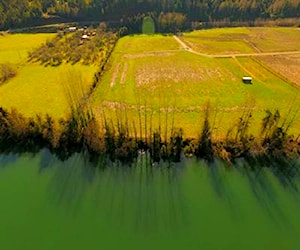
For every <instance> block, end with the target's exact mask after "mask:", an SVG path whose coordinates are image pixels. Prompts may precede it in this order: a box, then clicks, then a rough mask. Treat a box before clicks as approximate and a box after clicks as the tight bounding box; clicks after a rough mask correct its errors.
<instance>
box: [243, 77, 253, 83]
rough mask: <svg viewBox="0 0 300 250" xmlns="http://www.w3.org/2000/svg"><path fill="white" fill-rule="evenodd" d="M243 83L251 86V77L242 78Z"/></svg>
mask: <svg viewBox="0 0 300 250" xmlns="http://www.w3.org/2000/svg"><path fill="white" fill-rule="evenodd" d="M243 83H247V84H252V77H250V76H244V77H243Z"/></svg>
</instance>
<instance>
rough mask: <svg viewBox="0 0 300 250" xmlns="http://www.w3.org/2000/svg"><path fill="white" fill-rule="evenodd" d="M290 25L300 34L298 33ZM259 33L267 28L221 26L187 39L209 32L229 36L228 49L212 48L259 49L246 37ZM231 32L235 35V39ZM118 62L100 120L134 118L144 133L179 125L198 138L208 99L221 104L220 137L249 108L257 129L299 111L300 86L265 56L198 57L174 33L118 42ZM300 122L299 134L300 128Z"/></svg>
mask: <svg viewBox="0 0 300 250" xmlns="http://www.w3.org/2000/svg"><path fill="white" fill-rule="evenodd" d="M290 30H291V32H292V35H294V30H292V29H290ZM202 32H203V33H202ZM274 32H275V30H274ZM276 32H282V31H281V29H278V30H277V31H276ZM284 32H286V30H284ZM258 33H259V34H260V33H262V30H261V29H260V28H259V29H257V30H256V29H246V28H237V29H216V30H209V31H199V32H193V33H189V34H185V35H184V39H186V36H187V37H189V36H195V37H194V38H193V39H196V38H197V36H198V34H201V35H199V37H201V38H202V36H203V37H204V36H206V34H207V37H206V39H214V38H215V37H227V39H228V41H226V42H225V43H224V44H223V45H224V46H223V47H219V46H218V43H221V41H215V42H212V43H211V42H207V43H206V46H208V47H209V51H210V53H212V54H218V53H221V54H224V53H228V52H234V51H235V52H238V53H247V52H250V53H251V52H253V53H255V52H257V51H255V50H254V49H253V48H252V47H251V46H250V45H249V46H248V45H247V43H243V42H242V41H243V36H244V34H248V37H252V36H253V37H254V36H257V34H258ZM286 33H288V32H286ZM230 36H232V37H234V39H233V40H232V42H230ZM199 40H200V38H199ZM236 44H240V46H236ZM257 44H259V42H258V43H257ZM229 48H232V50H231V51H230V50H228V49H229ZM289 49H291V48H289ZM279 50H280V49H279V48H277V47H276V48H274V51H279ZM201 52H205V53H207V50H206V51H201ZM110 64H111V65H110V67H109V69H108V70H107V72H106V73H105V74H104V77H103V78H102V81H101V84H99V87H98V88H97V89H96V91H95V92H94V94H93V96H92V100H91V105H92V107H94V110H95V112H96V113H97V114H98V117H99V118H102V117H103V113H104V114H105V116H106V119H109V120H110V118H111V119H112V120H113V121H116V119H120V120H123V122H125V120H127V121H128V123H129V124H128V125H129V127H130V128H131V129H132V130H134V127H135V128H136V130H137V131H138V133H140V131H139V130H142V132H141V134H142V135H144V134H145V131H149V130H150V128H151V127H152V129H154V128H158V126H159V124H160V126H161V129H162V131H165V129H166V126H167V130H168V131H170V129H171V128H172V127H174V128H183V129H184V133H185V135H187V136H195V135H197V134H198V133H199V130H200V127H201V122H202V121H203V114H204V112H203V110H204V107H205V106H206V104H207V103H208V102H209V103H210V106H211V107H212V108H213V109H214V111H213V112H212V117H211V119H212V121H214V123H215V126H216V127H218V129H216V134H217V135H218V136H224V135H225V134H226V132H227V130H228V129H229V128H231V127H232V126H233V125H234V124H235V122H237V121H238V118H239V117H240V116H241V115H242V113H243V110H244V109H245V108H246V109H247V108H251V109H253V114H254V118H253V120H251V123H252V124H251V125H252V127H251V129H250V130H251V132H257V131H258V130H259V128H260V124H261V120H262V118H263V117H264V115H265V110H267V109H270V110H274V109H275V108H278V109H279V110H280V111H281V113H282V116H285V115H287V113H288V110H289V108H290V106H291V105H293V107H294V109H293V111H295V109H297V108H298V107H299V105H300V98H297V96H298V94H299V89H298V88H296V87H295V86H293V85H292V84H289V83H287V82H286V81H285V80H283V79H282V78H281V77H278V76H277V75H276V74H274V73H272V71H270V70H268V69H267V68H264V67H262V66H261V63H259V62H258V61H257V59H255V58H251V57H239V58H208V57H204V56H199V55H195V54H192V53H190V52H189V51H184V50H182V48H180V47H179V49H178V42H177V41H176V40H175V39H174V38H173V37H172V36H169V37H168V36H164V37H162V36H160V35H155V36H145V35H142V36H128V37H124V38H122V39H121V40H120V41H119V42H118V44H117V47H116V49H115V52H114V54H113V56H112V58H111V61H110ZM245 75H250V76H252V77H253V84H251V85H250V84H244V83H243V82H242V80H241V79H242V77H243V76H245ZM120 109H121V111H120ZM144 110H147V112H144ZM126 117H127V118H126ZM290 117H291V115H290ZM298 120H300V119H298ZM298 120H296V121H295V122H294V127H293V128H292V130H291V132H294V133H298V131H299V128H300V122H299V121H298ZM166 121H167V122H166Z"/></svg>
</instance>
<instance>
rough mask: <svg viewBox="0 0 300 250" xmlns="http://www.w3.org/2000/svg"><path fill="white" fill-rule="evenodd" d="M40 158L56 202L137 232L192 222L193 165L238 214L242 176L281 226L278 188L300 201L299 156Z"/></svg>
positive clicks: (8, 158) (6, 160)
mask: <svg viewBox="0 0 300 250" xmlns="http://www.w3.org/2000/svg"><path fill="white" fill-rule="evenodd" d="M27 156H28V155H27ZM36 157H39V158H38V159H39V160H40V161H39V166H38V171H39V173H40V174H44V173H47V174H49V183H48V186H47V192H48V194H49V195H48V196H47V199H48V198H49V201H50V202H51V203H52V205H53V206H59V207H62V208H63V209H64V210H65V211H66V213H68V214H70V215H71V216H76V215H77V214H78V213H80V212H81V211H82V209H91V213H93V212H95V211H97V212H98V213H102V214H104V215H105V216H104V217H105V218H106V220H107V222H109V223H111V224H114V225H119V226H121V227H124V226H129V225H131V226H132V227H134V228H133V229H134V230H140V229H142V230H144V231H147V230H152V231H153V230H156V229H157V228H160V230H170V231H171V230H173V228H182V226H184V225H186V224H188V223H189V209H190V208H189V207H188V206H187V198H186V196H185V193H184V191H185V190H184V188H183V185H184V183H185V182H184V181H183V180H184V178H187V176H186V174H185V173H187V171H186V170H187V169H188V168H189V167H191V165H194V166H197V169H198V170H201V168H206V170H205V171H204V172H206V173H207V174H208V178H209V183H210V185H211V188H212V190H213V191H214V193H215V194H216V196H217V197H218V198H219V199H220V200H221V201H222V203H223V204H225V205H226V206H228V208H229V209H228V211H229V212H230V213H231V214H232V215H233V217H234V218H236V217H237V218H239V216H240V215H241V214H240V212H241V211H240V206H239V199H240V198H241V197H240V194H242V193H240V192H239V190H238V188H239V185H242V186H241V187H243V185H244V184H243V183H244V182H243V180H245V183H247V185H248V189H249V190H250V192H251V193H252V194H253V196H254V197H255V200H257V203H258V204H259V206H260V207H261V208H262V210H263V211H264V212H266V214H267V215H268V216H269V217H270V218H271V220H272V221H273V222H275V223H277V224H285V225H289V221H288V219H287V218H286V216H285V211H284V210H283V208H282V205H283V204H282V200H280V199H279V197H280V195H279V194H278V192H282V191H283V192H286V193H288V194H291V195H293V196H294V197H295V200H296V201H298V205H300V198H299V165H300V161H299V160H290V161H283V160H278V161H270V162H259V161H256V162H249V161H245V160H239V161H236V162H235V163H234V164H233V165H229V164H225V163H224V162H222V161H215V162H214V163H205V162H202V161H201V162H197V161H196V163H195V161H189V160H183V161H182V162H181V163H176V164H175V163H174V164H172V165H170V164H169V163H160V164H157V163H155V164H153V163H152V162H151V159H150V157H149V156H148V155H147V154H145V155H140V156H139V157H138V158H137V159H136V161H135V162H133V163H132V164H130V165H122V164H119V163H117V162H110V161H109V160H107V159H104V158H98V159H94V160H93V161H91V159H90V158H89V157H88V156H87V155H86V154H85V153H76V154H73V155H72V156H71V157H70V158H68V160H65V161H60V160H59V159H58V158H57V157H56V156H55V155H52V154H51V152H50V151H49V150H42V151H41V152H40V153H39V154H37V155H33V156H32V159H34V158H36ZM21 158H22V155H18V154H8V155H0V167H8V166H9V165H13V164H15V163H16V162H18V161H20V160H21ZM200 172H203V171H200ZM204 172H203V173H204ZM241 177H243V178H241ZM237 182H238V183H239V185H237ZM195 184H196V183H195ZM278 184H279V185H278ZM245 187H246V186H244V188H245ZM246 188H247V187H246ZM89 206H90V208H87V207H89ZM92 207H94V208H95V207H96V209H92ZM95 216H96V215H95Z"/></svg>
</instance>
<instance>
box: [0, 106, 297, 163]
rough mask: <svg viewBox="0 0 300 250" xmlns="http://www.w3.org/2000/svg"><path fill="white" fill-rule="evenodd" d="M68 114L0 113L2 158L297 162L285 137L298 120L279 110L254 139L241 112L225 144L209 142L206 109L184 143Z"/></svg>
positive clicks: (179, 136) (174, 132)
mask: <svg viewBox="0 0 300 250" xmlns="http://www.w3.org/2000/svg"><path fill="white" fill-rule="evenodd" d="M72 110H73V111H72V113H71V115H70V117H69V118H68V119H61V120H59V121H57V120H55V119H53V118H51V117H50V116H48V115H46V116H44V117H41V116H39V115H37V116H36V117H34V118H26V117H24V116H23V115H21V114H20V113H18V112H17V111H16V110H12V111H11V112H8V111H7V110H4V109H2V108H0V152H2V153H3V152H4V153H11V152H17V153H20V152H35V153H37V152H39V151H40V150H41V149H43V148H48V149H50V150H51V152H53V153H55V154H56V155H57V156H58V157H59V158H60V159H61V160H66V159H68V157H70V156H71V155H72V154H74V153H76V152H88V155H89V156H90V157H91V159H97V157H99V156H101V157H105V158H107V159H110V160H111V161H120V162H122V163H131V162H133V161H134V160H135V159H136V158H137V157H138V154H139V152H146V153H147V154H149V155H150V157H151V159H152V161H153V162H160V161H161V160H164V161H169V162H180V161H181V159H182V156H183V155H186V156H188V157H190V156H196V157H197V158H199V159H205V160H207V161H214V160H215V159H223V160H225V161H229V162H232V161H234V160H235V159H238V158H244V159H247V160H249V161H253V160H255V161H257V160H258V161H265V160H266V161H270V162H273V161H274V160H276V159H297V158H299V156H300V135H298V137H295V136H292V135H289V134H288V130H289V128H290V126H291V123H292V122H293V120H294V119H295V115H296V114H295V115H292V116H291V117H285V118H284V119H282V118H281V116H280V113H279V111H278V110H275V111H274V112H270V111H267V112H266V116H265V117H264V119H263V120H262V127H261V130H260V132H259V133H258V134H257V135H256V136H253V135H251V134H250V133H249V132H248V129H249V125H250V124H251V119H252V112H251V110H245V111H244V112H243V114H242V115H241V117H240V119H239V120H238V122H237V123H236V124H233V126H232V129H230V130H229V131H228V134H227V136H226V137H225V138H223V139H216V138H214V136H213V129H212V128H213V127H214V124H211V122H210V120H211V119H210V116H211V115H212V114H210V112H211V111H210V108H209V107H207V108H206V110H205V112H204V118H205V119H204V122H203V124H199V125H198V126H199V132H200V133H199V136H198V137H195V138H184V135H183V131H182V130H181V129H174V128H172V129H171V132H170V133H168V134H162V131H161V130H160V129H159V128H158V129H156V130H155V129H154V128H150V133H147V134H148V136H146V137H140V136H138V133H137V131H136V129H134V131H129V127H128V121H126V122H125V123H122V122H120V121H116V123H115V124H113V123H112V121H108V120H106V118H105V115H103V116H104V117H103V120H104V122H103V124H99V122H98V121H97V119H96V118H95V116H94V115H93V113H92V112H91V111H89V110H87V111H82V109H81V108H78V109H72ZM141 119H143V118H141ZM134 128H136V126H134ZM166 133H167V132H166Z"/></svg>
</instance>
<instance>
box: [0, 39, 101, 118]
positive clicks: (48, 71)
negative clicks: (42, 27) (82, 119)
mask: <svg viewBox="0 0 300 250" xmlns="http://www.w3.org/2000/svg"><path fill="white" fill-rule="evenodd" d="M54 35H55V34H17V35H6V36H0V63H11V64H13V65H15V66H16V68H17V76H16V77H14V78H12V79H10V80H9V81H7V82H5V83H4V84H3V85H1V86H0V106H1V107H3V108H8V109H11V108H15V109H17V110H18V111H19V112H21V113H23V114H24V115H26V116H33V115H35V114H46V113H47V114H49V115H51V116H53V117H55V118H60V117H64V116H65V115H66V113H67V112H69V99H68V98H67V95H66V89H72V90H73V91H77V92H78V91H81V89H80V88H83V89H84V90H83V91H85V90H87V89H88V88H89V87H90V86H91V84H92V82H93V76H94V73H95V72H96V70H97V67H96V66H83V65H81V64H78V65H77V64H76V65H74V66H72V65H70V64H63V65H61V66H58V67H44V66H42V65H40V64H38V63H28V62H27V57H28V52H29V51H31V50H33V49H34V48H36V47H39V46H40V45H41V44H42V43H44V42H45V41H46V40H47V39H51V38H53V37H54Z"/></svg>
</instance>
